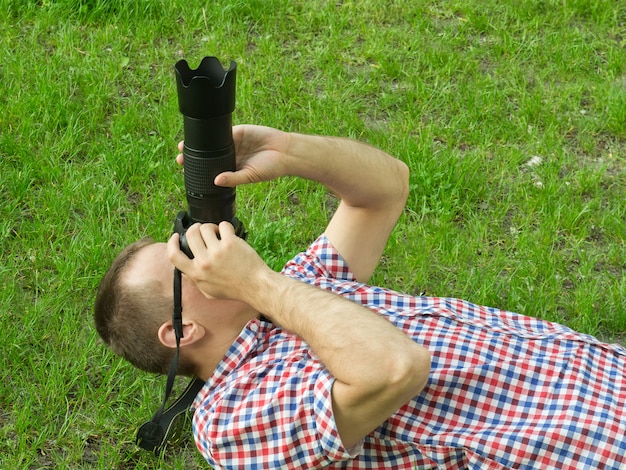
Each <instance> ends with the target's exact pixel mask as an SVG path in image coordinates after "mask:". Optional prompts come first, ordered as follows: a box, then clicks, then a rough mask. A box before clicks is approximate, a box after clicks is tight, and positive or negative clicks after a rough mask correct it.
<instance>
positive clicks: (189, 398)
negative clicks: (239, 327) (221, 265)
mask: <svg viewBox="0 0 626 470" xmlns="http://www.w3.org/2000/svg"><path fill="white" fill-rule="evenodd" d="M181 282H182V275H181V272H180V271H179V270H178V269H177V268H174V309H173V311H172V326H173V328H174V334H175V335H176V352H175V353H174V357H173V358H172V363H171V364H170V369H169V372H168V373H167V382H166V384H165V396H164V397H163V403H162V404H161V406H160V407H159V409H158V410H157V412H156V413H155V414H154V416H153V417H152V419H151V420H150V421H147V422H146V423H144V424H142V425H141V426H140V427H139V429H138V431H137V440H136V442H137V445H139V447H141V448H142V449H145V450H147V451H151V452H154V453H155V454H157V455H159V454H160V453H161V452H163V450H164V449H165V445H166V444H167V440H168V439H169V436H170V434H171V432H172V430H173V424H174V421H175V420H176V418H177V417H178V416H180V415H181V414H183V413H185V412H186V411H188V410H189V408H190V407H191V404H192V403H193V400H194V399H195V397H196V395H197V394H198V393H199V392H200V389H201V388H202V387H203V386H204V381H202V380H201V379H198V378H193V379H191V381H190V382H189V384H188V385H187V387H186V388H185V390H184V391H183V393H182V394H181V395H180V396H179V397H178V398H177V399H176V400H175V401H174V403H172V405H171V406H170V407H168V408H167V409H166V408H165V406H166V405H167V400H168V399H169V397H170V394H171V393H172V387H173V386H174V379H175V378H176V372H177V370H178V358H179V354H180V339H181V338H182V337H183V306H182V289H181Z"/></svg>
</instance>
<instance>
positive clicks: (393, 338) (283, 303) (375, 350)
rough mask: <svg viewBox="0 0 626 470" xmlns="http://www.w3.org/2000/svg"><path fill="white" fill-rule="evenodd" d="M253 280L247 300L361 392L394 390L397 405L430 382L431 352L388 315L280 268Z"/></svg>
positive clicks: (376, 392)
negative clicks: (428, 378) (294, 277)
mask: <svg viewBox="0 0 626 470" xmlns="http://www.w3.org/2000/svg"><path fill="white" fill-rule="evenodd" d="M253 284H254V285H253V287H252V288H250V289H247V291H246V294H245V295H246V299H245V301H246V302H247V303H249V304H250V305H252V306H253V307H254V308H255V309H256V310H258V311H261V312H263V313H264V314H265V315H267V316H268V317H269V318H270V319H272V321H274V322H275V323H277V324H278V325H280V326H281V327H282V328H284V329H286V330H289V331H292V332H294V333H295V334H297V335H298V336H300V337H301V338H302V339H303V340H304V341H306V342H307V343H308V344H309V346H311V349H312V350H313V352H314V353H315V354H316V355H317V356H318V357H319V358H320V360H321V361H322V363H323V364H324V365H325V366H326V367H327V368H328V370H329V371H330V372H331V373H332V375H333V376H334V377H335V378H336V379H337V380H338V381H340V382H341V383H342V384H343V385H345V386H349V387H352V388H353V389H354V390H355V392H354V394H355V396H357V395H359V394H360V396H361V397H362V398H363V399H368V398H370V397H371V396H373V395H376V394H384V393H391V394H394V395H395V396H394V397H390V399H392V400H397V401H398V402H397V403H394V404H393V405H392V408H394V407H395V408H397V407H399V406H400V405H401V404H402V403H404V402H405V401H406V400H408V399H409V398H410V397H412V396H413V395H414V394H416V393H417V392H418V391H419V390H418V389H421V387H422V386H423V385H424V384H425V382H426V380H427V377H428V373H429V362H428V353H427V352H426V351H425V349H424V348H423V347H421V346H420V345H418V344H417V343H415V342H414V341H413V340H411V339H410V338H409V337H408V336H406V335H405V334H404V333H403V332H402V331H401V330H399V329H398V328H396V327H395V326H394V325H393V324H392V323H390V322H389V321H387V320H385V319H384V318H383V317H381V316H379V315H377V314H375V313H374V312H372V311H370V310H369V309H367V308H365V307H363V306H362V305H359V304H357V303H354V302H351V301H349V300H347V299H344V298H342V297H340V296H337V295H335V294H332V293H330V292H327V291H324V290H321V289H319V288H316V287H313V286H310V285H308V284H305V283H303V282H301V281H297V280H295V279H291V278H287V277H285V276H283V275H281V274H278V273H274V272H270V271H267V272H265V273H264V274H263V275H262V276H260V277H258V278H257V279H256V280H255V281H254V282H253ZM397 386H399V387H406V390H405V391H402V390H399V389H398V388H397ZM394 387H396V388H395V389H394ZM395 408H394V409H395Z"/></svg>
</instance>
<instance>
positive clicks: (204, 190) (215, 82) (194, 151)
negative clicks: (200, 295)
mask: <svg viewBox="0 0 626 470" xmlns="http://www.w3.org/2000/svg"><path fill="white" fill-rule="evenodd" d="M236 69H237V64H236V63H235V61H231V62H230V66H229V67H228V68H227V69H224V68H223V67H222V64H221V63H220V61H219V60H218V59H217V58H216V57H205V58H203V59H202V61H201V62H200V65H199V66H198V68H197V69H191V68H190V67H189V64H188V63H187V61H186V60H184V59H183V60H180V61H178V62H177V63H176V65H175V66H174V70H175V72H176V87H177V92H178V107H179V110H180V112H181V113H182V115H183V123H184V134H185V136H184V147H183V157H184V159H185V173H184V178H185V192H186V197H187V207H188V211H187V212H179V213H178V215H177V217H176V220H175V222H174V231H175V232H176V233H178V234H179V235H180V245H181V250H182V251H183V252H184V253H185V254H186V255H187V256H189V257H190V258H193V253H192V252H191V250H190V249H189V246H188V245H187V240H186V238H185V232H186V231H187V229H188V228H189V227H190V226H191V225H192V224H194V223H196V222H200V223H214V224H219V223H220V222H222V221H224V220H227V221H229V222H231V223H232V224H233V226H234V227H235V232H236V233H237V235H238V236H240V237H242V238H245V237H246V232H245V229H244V227H243V224H242V223H241V222H240V221H239V220H238V219H237V218H236V217H235V189H234V188H224V187H219V186H216V185H215V183H214V179H215V177H216V176H217V175H218V174H220V173H222V172H224V171H235V169H236V162H235V144H234V142H233V132H232V113H233V111H234V110H235V84H236V72H237V70H236Z"/></svg>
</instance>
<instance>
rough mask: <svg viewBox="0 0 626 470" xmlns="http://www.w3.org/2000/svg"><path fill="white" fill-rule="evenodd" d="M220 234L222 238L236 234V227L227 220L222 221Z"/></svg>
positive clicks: (219, 227)
mask: <svg viewBox="0 0 626 470" xmlns="http://www.w3.org/2000/svg"><path fill="white" fill-rule="evenodd" d="M218 230H219V234H220V237H221V238H222V239H224V238H225V237H230V236H235V227H233V224H231V223H230V222H228V221H227V220H225V221H223V222H220V225H219V226H218Z"/></svg>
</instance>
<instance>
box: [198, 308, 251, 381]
mask: <svg viewBox="0 0 626 470" xmlns="http://www.w3.org/2000/svg"><path fill="white" fill-rule="evenodd" d="M209 302H210V303H211V306H210V308H207V310H206V311H205V312H204V314H203V315H202V317H201V318H200V319H199V323H200V324H202V326H203V327H204V330H205V335H204V337H203V338H202V340H201V341H199V342H198V343H196V344H194V345H192V347H191V348H190V350H189V351H188V353H189V355H188V357H189V359H190V360H191V361H192V363H193V364H194V365H195V367H194V369H195V375H196V377H198V378H200V379H202V380H204V381H207V380H208V379H209V377H211V375H213V372H214V371H215V368H216V367H217V365H218V364H219V363H220V362H221V360H222V359H223V358H224V356H225V355H226V352H227V351H228V349H229V348H230V347H231V345H232V344H233V342H234V341H235V339H237V337H238V336H239V334H240V333H241V330H242V329H243V328H244V327H245V326H246V325H247V324H248V322H249V321H250V320H252V319H253V318H256V317H258V315H259V314H258V312H256V311H255V310H254V309H252V308H251V307H250V306H249V305H247V304H244V303H242V302H235V301H228V300H210V301H209Z"/></svg>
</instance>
